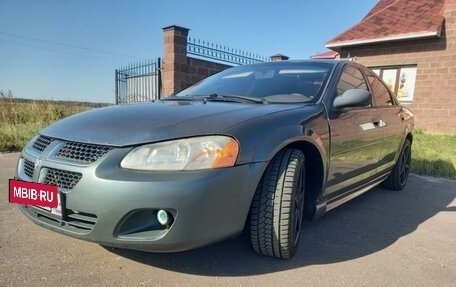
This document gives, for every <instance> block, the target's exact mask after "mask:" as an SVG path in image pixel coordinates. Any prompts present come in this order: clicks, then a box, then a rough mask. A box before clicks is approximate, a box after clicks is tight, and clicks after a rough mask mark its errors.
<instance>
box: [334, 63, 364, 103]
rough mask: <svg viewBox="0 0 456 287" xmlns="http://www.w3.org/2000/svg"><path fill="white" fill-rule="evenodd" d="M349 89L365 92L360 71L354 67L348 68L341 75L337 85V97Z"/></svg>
mask: <svg viewBox="0 0 456 287" xmlns="http://www.w3.org/2000/svg"><path fill="white" fill-rule="evenodd" d="M349 89H364V90H367V85H366V82H365V81H364V77H363V75H362V74H361V71H360V70H358V69H357V68H354V67H348V68H346V69H345V70H344V72H343V73H342V76H341V77H340V80H339V83H338V84H337V95H339V96H340V95H342V94H343V93H344V92H345V91H346V90H349Z"/></svg>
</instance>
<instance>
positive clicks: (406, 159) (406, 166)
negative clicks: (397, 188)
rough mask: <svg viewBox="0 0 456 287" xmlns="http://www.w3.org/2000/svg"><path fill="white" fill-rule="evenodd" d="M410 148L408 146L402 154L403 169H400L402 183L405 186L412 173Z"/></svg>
mask: <svg viewBox="0 0 456 287" xmlns="http://www.w3.org/2000/svg"><path fill="white" fill-rule="evenodd" d="M410 161H411V160H410V147H409V146H406V147H405V148H404V151H403V152H402V157H401V168H400V174H399V176H400V182H401V185H404V184H405V183H406V182H407V178H408V174H409V171H410Z"/></svg>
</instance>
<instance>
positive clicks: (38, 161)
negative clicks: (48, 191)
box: [35, 158, 43, 169]
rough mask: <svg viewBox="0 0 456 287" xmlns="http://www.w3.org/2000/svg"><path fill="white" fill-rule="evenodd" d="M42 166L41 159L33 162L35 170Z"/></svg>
mask: <svg viewBox="0 0 456 287" xmlns="http://www.w3.org/2000/svg"><path fill="white" fill-rule="evenodd" d="M42 164H43V159H42V158H38V159H37V160H36V161H35V169H38V168H40V167H41V165H42Z"/></svg>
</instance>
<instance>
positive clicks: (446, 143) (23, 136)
mask: <svg viewBox="0 0 456 287" xmlns="http://www.w3.org/2000/svg"><path fill="white" fill-rule="evenodd" d="M104 105H106V104H90V103H81V102H55V101H27V100H21V99H18V100H9V99H1V98H0V152H11V151H20V150H22V148H23V147H24V145H25V144H26V143H27V141H28V140H30V139H31V138H32V137H33V136H34V135H35V134H37V133H38V132H39V131H40V130H41V129H42V128H44V127H46V126H47V125H49V124H51V123H53V122H55V121H58V120H60V119H62V118H65V117H67V116H70V115H72V114H75V113H79V112H82V111H86V110H88V109H92V108H94V107H100V106H104ZM412 172H414V173H417V174H422V175H432V176H442V177H448V178H456V135H455V134H446V135H445V134H442V135H437V134H429V133H426V132H424V131H422V130H417V131H415V133H414V138H413V145H412Z"/></svg>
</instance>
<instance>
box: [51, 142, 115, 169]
mask: <svg viewBox="0 0 456 287" xmlns="http://www.w3.org/2000/svg"><path fill="white" fill-rule="evenodd" d="M111 149H112V148H111V147H109V146H102V145H94V144H86V143H77V142H66V143H65V145H64V146H63V148H62V149H60V151H59V152H58V153H57V155H56V156H55V157H56V158H58V159H64V160H68V161H73V162H78V163H83V164H89V163H93V162H95V161H97V160H98V159H99V158H100V157H102V156H103V155H104V154H106V153H107V152H108V151H110V150H111Z"/></svg>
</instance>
